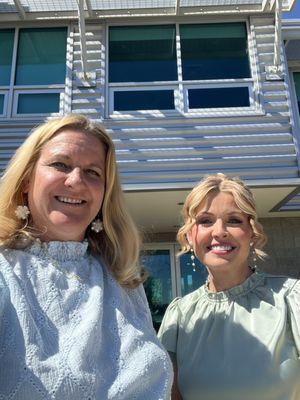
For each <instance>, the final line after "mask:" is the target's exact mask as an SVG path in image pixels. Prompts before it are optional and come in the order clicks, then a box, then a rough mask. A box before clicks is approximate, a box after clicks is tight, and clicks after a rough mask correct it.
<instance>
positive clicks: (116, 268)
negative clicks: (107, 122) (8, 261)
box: [0, 114, 145, 287]
mask: <svg viewBox="0 0 300 400" xmlns="http://www.w3.org/2000/svg"><path fill="white" fill-rule="evenodd" d="M64 130H75V131H79V132H83V133H86V134H90V135H93V136H95V137H97V138H98V139H99V140H100V142H101V143H103V145H104V148H105V151H106V162H105V164H106V177H105V178H106V179H105V195H104V200H103V204H102V208H101V215H102V218H103V227H104V229H103V231H101V232H100V233H95V232H93V231H92V230H91V229H90V227H88V228H87V231H86V239H87V240H88V243H89V248H90V251H91V252H92V253H93V254H95V255H98V256H100V257H101V259H102V260H103V261H104V262H105V264H106V265H107V267H108V268H109V269H110V270H111V272H112V273H113V275H114V276H115V278H116V279H117V281H118V282H119V283H120V284H121V285H123V286H127V287H136V286H137V285H139V284H140V283H141V282H143V281H144V280H145V273H144V271H143V270H142V269H141V268H140V267H139V265H138V258H139V250H140V237H139V234H138V231H137V229H136V226H135V224H134V222H133V220H132V219H131V217H130V215H129V214H128V212H127V209H126V207H125V200H124V196H123V192H122V189H121V185H120V180H119V177H118V173H117V167H116V156H115V148H114V144H113V142H112V140H111V138H110V137H109V135H108V134H107V133H106V131H105V129H104V128H103V126H102V125H100V124H96V123H93V122H91V121H90V120H89V119H88V118H86V117H85V116H83V115H77V114H70V115H66V116H64V117H60V118H55V119H51V120H49V121H47V122H45V123H44V124H42V125H40V126H38V127H37V128H36V129H34V130H33V132H32V133H31V135H30V136H29V137H28V138H27V139H26V140H25V141H24V143H23V144H22V145H21V146H20V147H19V149H18V150H17V151H16V153H15V155H14V156H13V158H12V159H11V161H10V163H9V164H8V166H7V169H6V171H5V173H4V175H3V178H2V179H1V182H0V245H3V246H7V247H11V248H22V247H23V248H24V247H26V246H28V245H29V243H31V241H32V240H34V239H35V238H37V237H38V236H39V232H36V231H34V229H33V227H30V226H29V225H27V224H25V225H24V223H23V222H22V221H20V220H19V219H18V218H17V217H16V215H15V210H16V207H17V206H19V205H24V204H26V199H25V196H24V194H23V188H24V185H25V183H26V182H28V181H29V180H30V177H31V176H32V174H33V172H34V168H35V164H36V162H37V160H38V159H39V156H40V153H41V150H42V148H43V146H44V145H45V143H47V142H48V141H49V140H50V139H51V138H52V137H53V136H54V135H56V134H58V133H59V132H62V131H64ZM24 239H26V240H24Z"/></svg>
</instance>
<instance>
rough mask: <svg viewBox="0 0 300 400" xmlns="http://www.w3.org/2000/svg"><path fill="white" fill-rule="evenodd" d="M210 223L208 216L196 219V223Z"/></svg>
mask: <svg viewBox="0 0 300 400" xmlns="http://www.w3.org/2000/svg"><path fill="white" fill-rule="evenodd" d="M211 223H212V220H211V219H210V218H199V219H198V220H197V224H198V225H209V224H211Z"/></svg>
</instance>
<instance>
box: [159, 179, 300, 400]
mask: <svg viewBox="0 0 300 400" xmlns="http://www.w3.org/2000/svg"><path fill="white" fill-rule="evenodd" d="M183 217H184V224H183V226H182V227H181V228H180V229H179V231H178V235H177V239H178V241H179V243H180V245H181V252H180V254H182V253H186V252H188V251H193V252H194V253H195V256H196V257H198V258H199V260H200V261H201V262H202V263H203V264H204V265H205V266H206V268H207V271H208V280H207V282H206V284H205V285H204V286H202V287H200V288H199V289H197V290H196V291H194V292H192V293H190V294H189V295H187V296H185V297H183V298H182V299H179V298H177V299H175V300H174V301H173V302H172V303H171V304H170V306H169V308H168V310H167V312H166V314H165V317H164V319H163V322H162V325H161V328H160V331H159V337H160V339H161V341H162V343H163V344H164V346H165V347H166V349H167V350H168V351H169V353H170V356H171V358H172V361H173V364H174V370H175V380H174V385H173V392H172V399H173V400H179V399H183V400H199V399H203V400H219V399H223V400H241V399H243V400H254V399H255V400H258V399H259V400H297V399H299V398H300V382H299V376H300V281H297V280H295V279H289V278H287V277H283V276H273V275H268V274H265V273H263V272H260V271H259V270H257V269H256V266H255V262H254V260H255V259H256V257H259V258H264V257H265V256H266V255H265V253H264V252H263V250H262V248H263V246H264V244H265V243H266V235H265V234H264V231H263V227H262V225H261V224H260V223H259V222H258V219H257V213H256V207H255V203H254V199H253V196H252V193H251V191H250V189H249V188H248V187H247V186H246V185H245V184H244V183H243V182H242V181H240V180H239V179H237V178H230V177H227V176H225V175H224V174H217V175H211V176H208V177H207V178H206V179H204V180H203V181H202V182H200V184H199V185H197V186H196V187H195V188H194V189H193V190H192V191H191V193H190V194H189V195H188V197H187V199H186V201H185V204H184V206H183ZM192 254H193V253H192Z"/></svg>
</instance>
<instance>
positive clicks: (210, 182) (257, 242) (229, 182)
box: [177, 173, 267, 259]
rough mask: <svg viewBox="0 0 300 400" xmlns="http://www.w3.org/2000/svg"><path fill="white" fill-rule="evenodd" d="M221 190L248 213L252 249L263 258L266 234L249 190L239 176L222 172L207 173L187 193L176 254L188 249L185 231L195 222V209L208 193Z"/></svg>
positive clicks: (196, 209) (220, 191) (264, 255)
mask: <svg viewBox="0 0 300 400" xmlns="http://www.w3.org/2000/svg"><path fill="white" fill-rule="evenodd" d="M222 192H224V193H229V194H231V195H232V196H233V198H234V201H235V204H236V205H237V206H238V208H239V209H240V210H241V211H242V212H243V213H245V214H247V215H248V217H249V223H250V225H251V228H252V231H253V234H254V237H253V249H254V251H255V253H256V255H257V256H258V257H259V258H261V259H263V258H265V257H266V253H265V252H264V251H262V248H263V247H264V245H265V244H266V242H267V236H266V234H265V233H264V230H263V227H262V225H261V224H260V223H259V222H258V217H257V211H256V205H255V201H254V198H253V194H252V192H251V190H250V189H249V188H248V187H247V186H246V185H245V184H244V182H243V181H241V180H240V179H239V178H231V177H229V176H226V175H224V174H222V173H219V174H216V175H209V176H208V177H206V178H205V179H203V180H202V181H201V182H200V183H199V184H198V185H197V186H195V187H194V189H193V190H192V191H191V192H190V193H189V194H188V196H187V198H186V200H185V203H184V205H183V208H182V215H183V219H184V224H183V226H182V227H181V228H180V229H179V231H178V233H177V240H178V242H179V244H180V246H181V250H180V252H179V253H178V255H181V254H183V253H187V252H188V251H189V250H190V245H189V242H188V240H187V233H188V232H189V231H190V230H191V228H192V227H193V225H194V224H195V222H196V216H197V211H198V209H199V206H200V205H201V203H202V202H203V201H204V200H205V199H206V198H207V197H208V196H209V195H211V194H216V193H222Z"/></svg>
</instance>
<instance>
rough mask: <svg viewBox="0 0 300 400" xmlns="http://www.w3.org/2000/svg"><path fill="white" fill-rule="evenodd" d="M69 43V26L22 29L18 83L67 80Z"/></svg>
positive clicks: (18, 60)
mask: <svg viewBox="0 0 300 400" xmlns="http://www.w3.org/2000/svg"><path fill="white" fill-rule="evenodd" d="M66 45H67V29H66V28H34V29H21V30H20V36H19V45H18V57H17V69H16V85H48V84H52V83H64V82H65V76H66Z"/></svg>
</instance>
